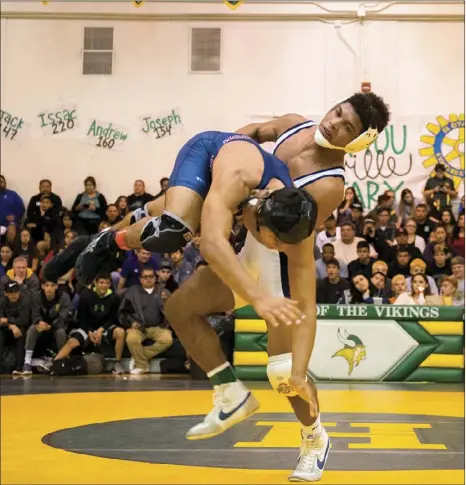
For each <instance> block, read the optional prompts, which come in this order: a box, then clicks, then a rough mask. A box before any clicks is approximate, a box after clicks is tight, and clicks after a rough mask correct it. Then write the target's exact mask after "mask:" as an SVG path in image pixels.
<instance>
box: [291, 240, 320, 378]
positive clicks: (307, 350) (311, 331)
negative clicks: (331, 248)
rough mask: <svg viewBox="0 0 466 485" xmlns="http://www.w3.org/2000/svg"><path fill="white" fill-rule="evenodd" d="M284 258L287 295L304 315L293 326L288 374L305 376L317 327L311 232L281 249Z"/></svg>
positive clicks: (314, 270)
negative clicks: (301, 239)
mask: <svg viewBox="0 0 466 485" xmlns="http://www.w3.org/2000/svg"><path fill="white" fill-rule="evenodd" d="M285 253H286V255H287V257H288V277H289V281H290V291H291V298H292V299H293V300H296V301H297V302H298V305H299V308H300V310H301V311H302V312H303V314H304V315H305V318H304V320H303V321H302V322H301V324H300V325H296V326H295V327H294V328H293V346H292V350H293V360H292V372H291V375H292V376H297V377H306V374H307V369H308V366H309V360H310V359H311V354H312V349H313V348H314V341H315V336H316V328H317V306H316V269H315V259H314V235H312V236H310V237H308V238H307V239H305V240H304V241H303V242H301V243H300V244H298V245H296V246H289V247H287V249H286V251H285Z"/></svg>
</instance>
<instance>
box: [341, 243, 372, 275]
mask: <svg viewBox="0 0 466 485" xmlns="http://www.w3.org/2000/svg"><path fill="white" fill-rule="evenodd" d="M356 248H357V249H356V253H357V255H358V259H355V260H354V261H351V263H350V264H349V265H348V275H349V278H350V279H351V278H352V277H353V276H354V275H356V274H357V273H362V274H363V275H365V276H366V278H370V277H371V275H372V265H373V264H374V261H375V260H374V258H371V257H370V248H369V243H368V242H367V241H359V242H358V244H357V246H356Z"/></svg>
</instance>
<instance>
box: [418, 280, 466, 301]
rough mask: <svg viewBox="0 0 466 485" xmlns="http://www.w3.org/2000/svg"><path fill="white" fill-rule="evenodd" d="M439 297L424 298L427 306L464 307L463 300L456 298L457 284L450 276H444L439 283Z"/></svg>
mask: <svg viewBox="0 0 466 485" xmlns="http://www.w3.org/2000/svg"><path fill="white" fill-rule="evenodd" d="M439 288H440V295H431V296H428V297H426V304H427V305H445V306H459V307H464V299H459V298H458V296H457V290H458V282H457V281H456V279H455V278H453V277H452V276H445V277H444V278H443V279H442V280H441V281H440V285H439Z"/></svg>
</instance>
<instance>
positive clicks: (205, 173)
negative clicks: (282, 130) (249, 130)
mask: <svg viewBox="0 0 466 485" xmlns="http://www.w3.org/2000/svg"><path fill="white" fill-rule="evenodd" d="M234 141H245V142H248V143H251V144H253V145H255V146H256V147H257V149H258V150H259V151H260V152H261V154H262V158H263V159H264V173H263V174H262V178H261V181H260V183H259V185H258V186H257V188H258V189H264V188H265V187H267V185H268V183H269V182H270V180H271V179H273V178H276V179H278V180H280V181H281V182H282V183H283V184H284V185H285V187H293V181H292V180H291V177H290V174H289V172H288V168H287V167H286V165H285V164H284V163H283V162H282V161H281V160H280V159H278V158H277V157H276V156H274V155H272V154H270V153H268V152H266V151H265V150H264V149H263V148H262V147H261V146H260V145H259V144H258V143H256V142H255V141H254V140H253V139H251V138H249V137H248V136H246V135H239V134H237V133H224V132H221V131H204V132H202V133H199V134H198V135H196V136H194V137H193V138H191V140H189V141H188V142H187V143H186V144H185V145H184V146H183V148H182V149H181V150H180V152H179V153H178V156H177V157H176V161H175V166H174V167H173V171H172V173H171V176H170V182H169V187H177V186H182V187H188V188H189V189H192V190H194V191H195V192H197V193H198V194H199V195H200V196H201V197H202V198H205V197H206V195H207V193H208V192H209V188H210V185H211V183H212V165H213V163H214V161H215V157H216V156H217V154H218V152H219V151H220V149H221V148H222V147H223V146H224V145H226V144H227V143H231V142H234Z"/></svg>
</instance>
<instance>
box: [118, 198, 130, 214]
mask: <svg viewBox="0 0 466 485" xmlns="http://www.w3.org/2000/svg"><path fill="white" fill-rule="evenodd" d="M115 205H116V206H117V208H118V210H119V211H120V217H121V218H122V219H123V218H124V217H125V216H126V214H128V212H129V210H128V200H127V198H126V197H125V196H124V195H120V196H119V197H118V199H117V200H116V202H115Z"/></svg>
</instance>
